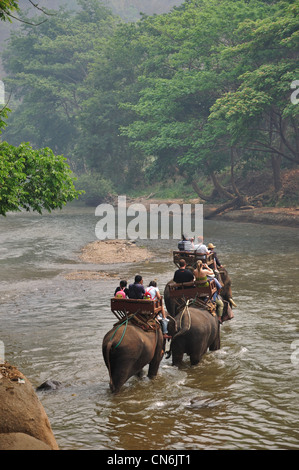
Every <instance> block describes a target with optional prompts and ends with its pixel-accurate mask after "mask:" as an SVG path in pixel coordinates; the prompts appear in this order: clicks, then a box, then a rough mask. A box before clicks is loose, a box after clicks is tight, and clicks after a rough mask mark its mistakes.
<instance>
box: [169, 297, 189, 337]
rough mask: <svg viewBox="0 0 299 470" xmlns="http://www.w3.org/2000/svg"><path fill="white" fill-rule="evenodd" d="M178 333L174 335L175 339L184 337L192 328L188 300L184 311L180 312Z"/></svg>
mask: <svg viewBox="0 0 299 470" xmlns="http://www.w3.org/2000/svg"><path fill="white" fill-rule="evenodd" d="M177 327H178V332H177V333H176V334H175V335H174V337H173V339H175V338H178V337H179V336H183V335H185V334H186V333H187V331H189V330H190V328H191V314H190V310H189V300H187V302H186V304H185V306H184V308H183V310H182V311H181V312H180V314H179V316H178V320H177Z"/></svg>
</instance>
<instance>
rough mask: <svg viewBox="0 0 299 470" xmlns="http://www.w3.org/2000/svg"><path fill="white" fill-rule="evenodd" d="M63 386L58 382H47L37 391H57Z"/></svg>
mask: <svg viewBox="0 0 299 470" xmlns="http://www.w3.org/2000/svg"><path fill="white" fill-rule="evenodd" d="M61 386H62V383H61V382H58V381H57V380H46V381H45V382H44V383H42V384H41V385H40V386H39V387H37V389H36V391H37V392H43V391H48V390H57V389H58V388H60V387H61Z"/></svg>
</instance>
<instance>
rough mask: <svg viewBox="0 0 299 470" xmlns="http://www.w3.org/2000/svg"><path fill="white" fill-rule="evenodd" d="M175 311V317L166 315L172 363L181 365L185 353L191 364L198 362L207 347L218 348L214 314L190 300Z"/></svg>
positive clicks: (217, 322)
mask: <svg viewBox="0 0 299 470" xmlns="http://www.w3.org/2000/svg"><path fill="white" fill-rule="evenodd" d="M165 295H167V294H166V293H165ZM176 313H177V314H176V316H175V317H172V316H170V315H168V319H169V325H168V332H169V334H170V335H171V336H172V340H171V344H170V351H169V353H168V357H169V356H170V355H172V365H174V366H179V365H181V364H182V361H183V356H184V354H185V353H186V354H187V355H188V356H189V357H190V363H191V365H192V366H193V365H196V364H198V363H199V362H200V360H201V358H202V356H203V355H204V354H205V353H206V352H207V350H208V349H209V350H210V351H216V350H217V349H220V323H219V321H218V318H217V316H216V315H215V314H214V316H213V315H212V314H211V313H210V312H209V311H208V310H206V309H205V308H199V307H197V306H196V307H194V306H192V304H191V302H190V305H188V302H187V303H186V304H185V305H184V306H182V307H181V308H180V309H178V310H177V312H176Z"/></svg>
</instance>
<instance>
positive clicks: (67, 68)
mask: <svg viewBox="0 0 299 470" xmlns="http://www.w3.org/2000/svg"><path fill="white" fill-rule="evenodd" d="M78 3H79V5H80V6H81V7H82V9H81V10H79V11H76V12H71V11H68V10H65V9H60V11H59V12H56V14H55V15H54V16H49V17H48V18H47V21H46V22H44V23H42V24H40V25H39V27H37V28H33V27H32V26H31V25H28V24H23V25H22V28H21V30H20V31H19V32H18V33H15V34H14V35H13V36H12V38H11V39H10V41H9V44H8V47H7V49H6V51H5V52H4V54H3V61H4V66H5V69H6V71H7V73H8V77H7V78H6V79H5V84H6V87H7V89H9V88H10V89H11V90H12V92H13V96H14V99H17V100H19V101H18V105H17V110H18V111H17V112H13V116H12V121H11V122H12V124H11V126H10V127H9V128H8V129H7V131H6V133H5V138H6V139H7V140H9V141H10V142H11V143H13V144H15V145H18V144H19V143H20V142H21V141H23V140H26V141H30V142H31V143H32V145H34V146H36V147H39V148H40V147H44V146H47V147H50V148H52V149H53V150H54V151H55V152H56V153H62V154H64V155H66V156H67V157H68V158H69V159H70V157H71V156H72V153H73V150H74V142H76V141H77V139H78V123H79V118H78V115H79V113H80V108H81V104H82V100H83V97H84V93H85V88H84V81H85V79H86V77H87V75H88V71H89V67H90V64H91V63H92V62H93V61H94V57H95V55H96V53H97V52H96V44H97V42H98V40H99V38H103V37H105V36H107V35H110V34H111V32H112V30H113V28H114V25H115V23H116V22H117V19H116V18H115V17H114V16H113V15H112V14H111V12H110V10H109V9H107V8H106V7H104V6H103V5H101V4H100V3H99V2H98V1H97V0H78ZM35 21H36V22H38V18H36V20H35ZM70 161H71V162H72V164H73V163H75V162H74V159H73V158H72V159H70ZM73 168H75V165H74V167H73Z"/></svg>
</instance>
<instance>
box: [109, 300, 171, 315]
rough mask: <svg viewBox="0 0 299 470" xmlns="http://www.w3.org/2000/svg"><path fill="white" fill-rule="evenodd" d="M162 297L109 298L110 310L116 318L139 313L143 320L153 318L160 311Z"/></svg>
mask: <svg viewBox="0 0 299 470" xmlns="http://www.w3.org/2000/svg"><path fill="white" fill-rule="evenodd" d="M162 302H163V300H162V298H161V299H156V300H148V299H117V298H115V297H113V298H112V299H111V311H112V312H113V313H114V315H115V316H116V318H118V320H122V319H124V320H125V319H126V318H128V316H129V315H132V314H139V315H142V316H143V317H144V319H145V320H151V319H153V318H155V317H156V316H157V315H158V314H159V313H160V312H161V311H162Z"/></svg>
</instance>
